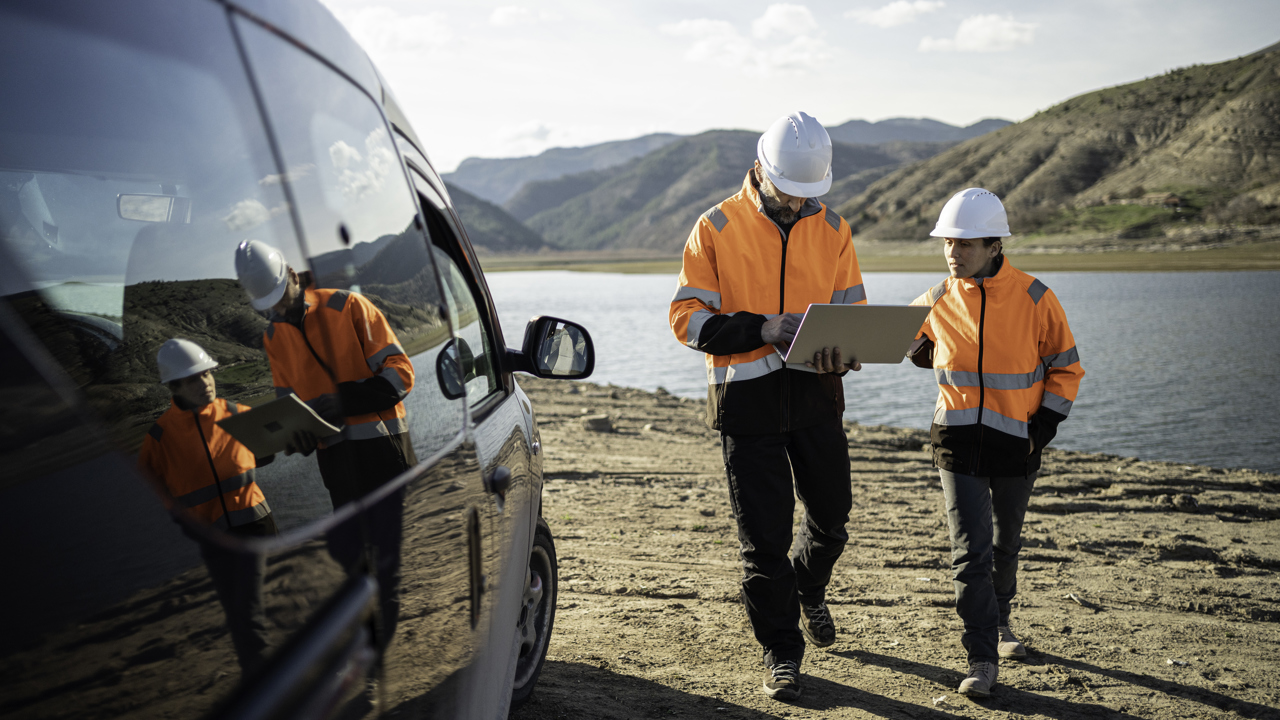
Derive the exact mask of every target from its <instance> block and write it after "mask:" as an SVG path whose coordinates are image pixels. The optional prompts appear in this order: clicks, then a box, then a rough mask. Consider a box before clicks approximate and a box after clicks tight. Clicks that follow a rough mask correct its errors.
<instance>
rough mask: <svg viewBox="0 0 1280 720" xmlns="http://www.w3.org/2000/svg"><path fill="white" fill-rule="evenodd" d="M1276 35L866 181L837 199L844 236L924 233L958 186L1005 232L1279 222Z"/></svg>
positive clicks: (1144, 233)
mask: <svg viewBox="0 0 1280 720" xmlns="http://www.w3.org/2000/svg"><path fill="white" fill-rule="evenodd" d="M1278 116H1280V44H1278V45H1275V46H1271V48H1268V49H1264V50H1262V51H1259V52H1256V53H1252V54H1250V55H1246V56H1243V57H1240V58H1237V59H1234V60H1228V61H1225V62H1221V63H1214V64H1209V65H1193V66H1189V67H1185V68H1179V69H1176V70H1172V71H1169V72H1167V73H1165V74H1163V75H1159V76H1156V77H1152V78H1147V79H1145V80H1140V81H1136V82H1132V83H1126V84H1123V85H1117V86H1114V87H1110V88H1104V89H1102V90H1096V91H1093V92H1089V93H1084V94H1082V95H1078V96H1075V97H1072V98H1069V99H1067V100H1065V101H1063V102H1061V103H1058V104H1057V105H1054V106H1053V107H1050V108H1048V109H1046V110H1042V111H1040V112H1038V113H1036V114H1035V115H1034V116H1032V117H1031V118H1028V119H1026V120H1023V121H1022V122H1019V123H1016V124H1013V125H1010V126H1007V127H1004V128H1001V129H999V130H996V131H995V132H993V133H990V134H988V135H983V136H980V137H977V138H973V139H971V140H967V141H965V142H963V143H961V144H959V145H957V146H955V147H953V148H951V149H949V150H947V151H945V152H943V153H941V154H939V155H937V156H935V157H933V158H930V159H927V160H924V161H922V162H920V163H917V164H915V165H912V166H909V167H906V168H903V169H901V170H898V171H896V172H894V173H891V174H889V175H888V176H886V177H884V178H882V179H880V180H878V181H876V182H874V183H873V184H871V185H870V186H869V187H868V188H867V189H866V190H865V191H864V192H863V193H862V194H860V195H858V196H857V197H855V198H853V199H851V200H849V201H847V202H845V203H842V204H840V205H838V206H837V209H838V210H839V212H840V213H841V214H842V215H844V217H845V218H846V219H848V220H849V222H850V224H851V226H852V227H853V230H854V234H855V239H871V240H890V239H892V240H923V239H926V238H927V237H928V231H929V230H930V229H931V228H932V226H933V222H934V220H935V219H936V218H937V213H938V212H939V211H940V210H941V207H942V205H943V203H945V202H946V200H947V199H948V198H949V197H951V195H952V194H954V193H955V192H957V191H959V190H961V189H963V188H966V187H983V188H986V189H988V190H991V191H992V192H994V193H996V194H997V195H999V196H1000V197H1001V198H1002V199H1003V200H1004V202H1005V204H1006V206H1007V207H1008V208H1009V211H1010V220H1011V224H1012V228H1013V230H1014V232H1015V233H1018V234H1024V233H1028V232H1041V233H1045V234H1072V233H1093V234H1102V235H1110V236H1114V237H1120V238H1139V237H1156V236H1159V235H1162V234H1168V233H1169V232H1171V231H1173V230H1183V229H1186V228H1191V227H1194V226H1195V225H1196V224H1205V223H1212V224H1218V225H1228V224H1274V223H1280V129H1278V126H1277V123H1276V117H1278Z"/></svg>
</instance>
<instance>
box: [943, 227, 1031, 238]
mask: <svg viewBox="0 0 1280 720" xmlns="http://www.w3.org/2000/svg"><path fill="white" fill-rule="evenodd" d="M929 235H930V236H931V237H940V238H954V239H956V240H977V239H979V238H989V237H1009V236H1011V235H1013V233H1011V232H1009V231H1007V230H1006V231H1005V232H990V231H988V232H977V231H974V230H965V229H962V228H957V227H935V228H934V229H933V232H931V233H929Z"/></svg>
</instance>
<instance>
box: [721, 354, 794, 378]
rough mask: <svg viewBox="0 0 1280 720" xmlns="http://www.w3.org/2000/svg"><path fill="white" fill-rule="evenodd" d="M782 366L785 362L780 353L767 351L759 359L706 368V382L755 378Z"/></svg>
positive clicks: (784, 365)
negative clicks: (766, 353) (767, 352)
mask: <svg viewBox="0 0 1280 720" xmlns="http://www.w3.org/2000/svg"><path fill="white" fill-rule="evenodd" d="M784 367H786V363H784V362H783V361H782V356H781V355H779V354H777V353H769V354H768V355H765V356H764V357H762V358H760V359H759V360H752V361H751V362H745V363H736V364H733V365H730V366H729V367H713V368H709V369H708V370H707V382H709V383H711V384H713V385H723V384H725V383H731V382H740V381H742V380H755V379H756V378H761V377H764V376H765V375H768V374H769V373H771V372H774V371H776V370H781V369H782V368H784Z"/></svg>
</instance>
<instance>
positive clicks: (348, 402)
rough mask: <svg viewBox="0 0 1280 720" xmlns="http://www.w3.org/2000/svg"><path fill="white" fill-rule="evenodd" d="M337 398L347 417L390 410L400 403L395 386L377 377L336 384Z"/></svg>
mask: <svg viewBox="0 0 1280 720" xmlns="http://www.w3.org/2000/svg"><path fill="white" fill-rule="evenodd" d="M338 396H339V397H341V398H342V411H343V412H344V413H346V414H347V415H365V414H367V413H373V412H380V411H382V410H390V409H391V408H393V407H395V406H396V403H398V402H400V393H399V391H397V390H396V389H395V386H393V385H392V384H391V382H390V381H389V380H387V379H386V378H384V377H380V376H377V375H375V376H373V377H371V378H368V379H367V380H361V381H360V382H344V383H338Z"/></svg>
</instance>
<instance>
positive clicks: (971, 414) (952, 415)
mask: <svg viewBox="0 0 1280 720" xmlns="http://www.w3.org/2000/svg"><path fill="white" fill-rule="evenodd" d="M933 422H934V424H935V425H976V424H977V423H978V408H969V409H967V410H948V409H946V408H944V407H942V406H941V405H939V406H938V407H937V409H936V410H934V412H933Z"/></svg>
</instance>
